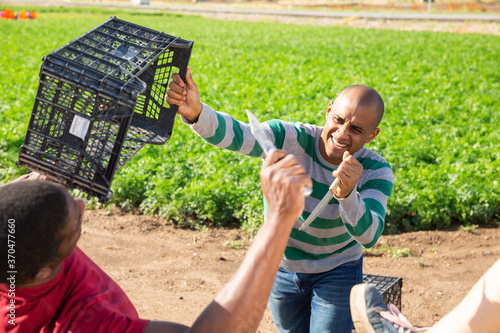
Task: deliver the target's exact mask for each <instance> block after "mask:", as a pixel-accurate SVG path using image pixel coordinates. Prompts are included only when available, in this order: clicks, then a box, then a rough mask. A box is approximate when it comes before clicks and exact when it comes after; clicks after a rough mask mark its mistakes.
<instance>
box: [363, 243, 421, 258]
mask: <svg viewBox="0 0 500 333" xmlns="http://www.w3.org/2000/svg"><path fill="white" fill-rule="evenodd" d="M363 255H365V256H382V255H387V256H390V257H392V258H405V257H411V256H413V254H412V253H411V252H410V248H409V247H403V248H398V247H390V246H388V245H387V243H381V244H380V245H378V246H376V247H372V248H369V249H367V248H363Z"/></svg>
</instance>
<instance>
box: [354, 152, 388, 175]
mask: <svg viewBox="0 0 500 333" xmlns="http://www.w3.org/2000/svg"><path fill="white" fill-rule="evenodd" d="M355 157H356V159H357V160H358V161H359V162H360V163H361V164H362V165H363V169H364V170H378V169H381V168H388V169H391V165H390V164H389V162H387V161H386V160H385V159H384V158H383V157H382V156H380V154H379V153H377V152H376V151H373V150H371V149H369V148H367V147H363V148H361V149H360V150H359V151H358V152H357V153H356V155H355Z"/></svg>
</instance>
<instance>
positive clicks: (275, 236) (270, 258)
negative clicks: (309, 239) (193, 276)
mask: <svg viewBox="0 0 500 333" xmlns="http://www.w3.org/2000/svg"><path fill="white" fill-rule="evenodd" d="M267 219H268V221H266V223H264V225H263V226H262V228H261V229H260V231H259V233H258V234H257V236H256V237H255V239H254V242H253V244H252V246H251V247H250V249H249V250H248V252H247V254H246V256H245V259H244V260H243V262H242V264H241V266H240V268H239V269H238V271H237V272H236V273H235V275H234V276H233V277H232V278H231V280H230V281H229V282H228V283H227V284H226V285H225V286H224V288H223V289H222V290H221V291H220V292H219V293H218V294H217V295H216V297H215V299H214V301H213V302H212V303H211V304H210V305H209V306H208V307H207V309H206V310H205V311H204V312H203V314H202V315H201V316H200V317H199V319H198V320H197V321H196V323H195V324H194V325H193V327H192V329H191V331H192V332H255V330H256V329H257V327H258V325H259V323H260V320H261V319H262V315H263V313H264V310H265V308H266V304H267V299H268V296H269V293H270V291H271V288H272V285H273V282H274V279H275V277H276V272H277V270H278V267H279V263H280V260H281V257H282V254H283V252H284V250H285V247H286V244H287V240H288V235H289V234H290V231H291V225H290V223H285V222H284V221H280V223H270V221H269V219H275V217H273V216H271V215H269V216H268V217H267ZM281 222H283V223H281Z"/></svg>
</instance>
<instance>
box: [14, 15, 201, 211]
mask: <svg viewBox="0 0 500 333" xmlns="http://www.w3.org/2000/svg"><path fill="white" fill-rule="evenodd" d="M192 47H193V42H192V41H188V40H184V39H181V38H179V37H173V36H170V35H167V34H165V33H163V32H158V31H155V30H151V29H148V28H144V27H142V26H139V25H136V24H133V23H130V22H126V21H123V20H120V19H118V18H116V17H112V18H110V19H109V20H107V21H106V22H104V23H103V24H101V25H99V26H97V27H96V28H94V29H92V30H91V31H89V32H87V33H85V34H84V35H82V36H80V37H79V38H77V39H75V40H73V41H72V42H70V43H68V44H66V45H65V46H63V47H61V48H59V49H57V50H55V51H54V52H52V53H51V54H49V55H47V56H46V57H44V58H43V63H42V67H41V70H40V84H39V87H38V91H37V95H36V99H35V104H34V107H33V111H32V114H31V119H30V122H29V126H28V130H27V133H26V138H25V141H24V144H23V145H22V146H21V148H20V152H19V160H18V161H17V163H16V164H17V166H18V167H25V168H27V169H30V170H32V171H37V172H39V173H41V174H44V175H47V176H48V177H49V178H51V179H53V180H55V181H57V182H60V183H62V184H64V185H66V186H68V187H69V188H70V189H73V188H77V189H79V190H81V191H83V192H85V193H87V194H88V195H89V196H96V197H97V198H98V199H99V201H100V202H107V201H109V199H111V197H112V196H113V193H112V192H111V190H110V187H111V182H112V179H113V176H114V174H115V173H116V172H117V171H118V170H119V169H120V168H121V167H122V166H123V165H124V164H125V163H126V162H127V161H128V160H129V159H130V158H131V157H132V156H133V155H134V154H135V153H137V152H138V151H139V149H141V148H142V147H143V146H144V145H146V144H158V145H161V144H165V143H166V142H167V141H168V140H169V139H170V137H171V135H172V131H173V126H174V121H175V114H176V112H177V106H171V107H169V106H168V105H167V104H166V102H165V100H164V98H165V94H166V91H167V89H168V83H169V80H170V76H171V74H172V73H173V72H175V71H178V72H179V74H180V75H181V77H182V78H184V77H185V74H186V71H187V66H188V63H189V58H190V55H191V50H192Z"/></svg>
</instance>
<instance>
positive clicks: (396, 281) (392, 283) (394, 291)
mask: <svg viewBox="0 0 500 333" xmlns="http://www.w3.org/2000/svg"><path fill="white" fill-rule="evenodd" d="M363 283H371V284H374V285H375V286H376V287H377V290H378V292H379V293H380V294H381V295H382V298H383V299H384V301H385V304H389V303H392V304H394V305H395V306H397V307H398V309H401V289H402V288H403V278H398V277H389V276H380V275H371V274H363Z"/></svg>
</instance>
